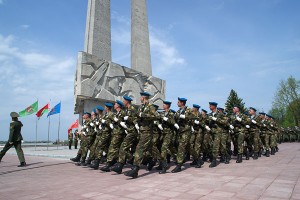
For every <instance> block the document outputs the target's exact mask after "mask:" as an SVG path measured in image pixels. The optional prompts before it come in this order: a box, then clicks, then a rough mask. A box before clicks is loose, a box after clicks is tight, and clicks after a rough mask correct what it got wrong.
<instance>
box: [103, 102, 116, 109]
mask: <svg viewBox="0 0 300 200" xmlns="http://www.w3.org/2000/svg"><path fill="white" fill-rule="evenodd" d="M105 106H106V107H108V108H112V107H113V106H114V105H112V103H108V102H106V103H105Z"/></svg>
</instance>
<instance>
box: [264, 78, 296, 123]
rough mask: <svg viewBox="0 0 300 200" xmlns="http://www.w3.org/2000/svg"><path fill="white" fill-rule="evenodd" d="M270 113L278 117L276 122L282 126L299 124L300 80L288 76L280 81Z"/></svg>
mask: <svg viewBox="0 0 300 200" xmlns="http://www.w3.org/2000/svg"><path fill="white" fill-rule="evenodd" d="M275 111H277V112H279V113H276V112H275ZM270 113H271V114H273V115H274V117H276V118H278V122H279V124H280V125H282V126H295V125H296V126H299V124H300V81H297V80H296V79H295V78H294V77H293V76H290V77H289V78H288V79H287V80H286V81H284V80H281V81H280V83H279V87H278V89H277V91H276V93H275V96H274V101H273V103H272V109H271V111H270ZM280 117H281V118H280Z"/></svg>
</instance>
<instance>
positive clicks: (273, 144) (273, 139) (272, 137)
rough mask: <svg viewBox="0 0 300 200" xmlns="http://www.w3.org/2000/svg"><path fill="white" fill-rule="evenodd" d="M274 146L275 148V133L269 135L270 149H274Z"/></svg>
mask: <svg viewBox="0 0 300 200" xmlns="http://www.w3.org/2000/svg"><path fill="white" fill-rule="evenodd" d="M276 146H277V142H276V133H272V134H270V147H271V148H274V147H276Z"/></svg>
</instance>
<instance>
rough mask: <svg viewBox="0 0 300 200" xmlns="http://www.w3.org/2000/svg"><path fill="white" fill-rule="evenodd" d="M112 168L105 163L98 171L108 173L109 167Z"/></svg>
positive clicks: (109, 163)
mask: <svg viewBox="0 0 300 200" xmlns="http://www.w3.org/2000/svg"><path fill="white" fill-rule="evenodd" d="M111 166H112V164H111V162H107V163H106V165H105V166H104V167H101V168H100V170H101V171H103V172H110V167H111Z"/></svg>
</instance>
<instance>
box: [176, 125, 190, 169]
mask: <svg viewBox="0 0 300 200" xmlns="http://www.w3.org/2000/svg"><path fill="white" fill-rule="evenodd" d="M189 139H190V131H182V132H180V133H178V151H177V157H176V159H177V164H183V161H184V157H185V153H186V151H187V145H188V142H189Z"/></svg>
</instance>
